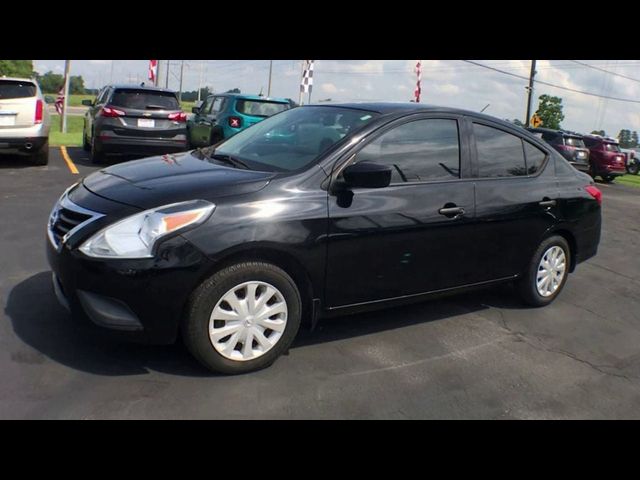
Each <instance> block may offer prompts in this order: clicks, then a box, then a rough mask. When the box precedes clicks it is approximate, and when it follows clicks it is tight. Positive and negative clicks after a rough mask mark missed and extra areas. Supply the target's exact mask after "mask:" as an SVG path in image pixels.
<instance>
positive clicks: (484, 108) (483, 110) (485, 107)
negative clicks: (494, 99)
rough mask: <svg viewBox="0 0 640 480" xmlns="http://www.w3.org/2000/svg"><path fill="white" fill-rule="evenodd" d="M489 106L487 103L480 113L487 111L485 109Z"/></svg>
mask: <svg viewBox="0 0 640 480" xmlns="http://www.w3.org/2000/svg"><path fill="white" fill-rule="evenodd" d="M489 105H491V104H490V103H487V105H486V106H485V107H484V108H483V109H482V110H480V113H482V112H484V111H485V110H486V109H487V107H489Z"/></svg>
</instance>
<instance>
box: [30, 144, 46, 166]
mask: <svg viewBox="0 0 640 480" xmlns="http://www.w3.org/2000/svg"><path fill="white" fill-rule="evenodd" d="M31 163H33V164H34V165H39V166H42V165H48V164H49V142H48V141H47V142H45V144H44V145H43V146H42V148H41V149H40V151H39V152H38V153H35V154H34V155H33V156H32V157H31Z"/></svg>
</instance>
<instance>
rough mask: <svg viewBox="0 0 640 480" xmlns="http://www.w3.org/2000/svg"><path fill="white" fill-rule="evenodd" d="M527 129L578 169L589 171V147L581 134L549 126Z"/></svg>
mask: <svg viewBox="0 0 640 480" xmlns="http://www.w3.org/2000/svg"><path fill="white" fill-rule="evenodd" d="M527 130H529V131H530V132H531V133H533V134H534V135H536V136H538V137H540V138H542V139H543V140H544V141H545V142H547V143H548V144H549V145H551V146H552V147H553V148H554V149H555V150H557V151H558V153H560V155H562V156H563V157H564V158H566V159H567V160H568V161H569V163H570V164H571V165H573V166H574V167H575V168H576V169H577V170H580V171H581V172H588V171H589V149H588V148H586V147H585V144H584V142H583V141H582V136H581V135H580V134H578V133H575V132H568V131H566V130H551V129H549V128H528V129H527Z"/></svg>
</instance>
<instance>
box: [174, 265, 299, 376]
mask: <svg viewBox="0 0 640 480" xmlns="http://www.w3.org/2000/svg"><path fill="white" fill-rule="evenodd" d="M249 281H262V282H266V283H269V284H270V285H273V286H274V287H275V288H277V289H278V290H279V291H280V293H281V294H282V296H283V298H284V300H285V302H286V304H287V310H288V313H287V324H286V327H285V329H284V332H283V334H282V337H281V338H280V340H279V341H278V342H277V343H276V344H275V345H274V346H273V347H272V348H271V349H270V350H268V351H267V352H266V353H263V354H262V355H261V356H259V357H257V358H255V359H252V360H246V361H237V360H232V359H229V358H227V357H225V356H223V355H222V354H221V353H219V352H218V351H217V350H216V349H215V348H214V347H213V344H212V343H211V340H210V338H209V318H210V316H211V312H212V311H213V309H214V308H215V306H216V305H217V303H218V301H219V300H220V299H221V298H222V297H223V296H224V295H225V294H226V293H227V292H228V291H229V290H231V289H232V288H233V287H235V286H237V285H240V284H242V283H244V282H249ZM301 317H302V300H301V298H300V292H299V291H298V287H297V286H296V284H295V282H294V281H293V279H292V278H291V277H290V276H289V275H288V274H287V273H286V272H285V271H284V270H282V269H280V268H278V267H276V266H275V265H272V264H269V263H263V262H244V263H238V264H236V265H232V266H230V267H227V268H224V269H222V270H220V271H219V272H217V273H215V274H214V275H213V276H211V277H210V278H209V279H207V280H205V281H204V282H203V283H202V284H201V285H200V286H199V287H198V288H197V289H196V290H195V291H194V292H193V294H192V295H191V298H190V300H189V303H188V305H187V308H186V315H185V318H184V321H183V323H182V325H181V327H182V337H183V339H184V342H185V344H186V346H187V348H188V349H189V351H190V352H191V353H192V354H193V356H194V357H195V358H196V359H198V361H200V363H202V364H203V365H204V366H205V367H207V368H209V369H210V370H212V371H214V372H218V373H222V374H227V375H235V374H241V373H247V372H252V371H255V370H260V369H262V368H265V367H268V366H269V365H271V364H272V363H273V362H274V361H275V360H276V359H277V358H278V357H279V356H280V355H282V354H283V353H285V352H286V351H287V350H288V349H289V346H290V345H291V342H292V341H293V339H294V338H295V336H296V334H297V333H298V329H299V328H300V321H301Z"/></svg>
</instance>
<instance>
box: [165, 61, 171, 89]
mask: <svg viewBox="0 0 640 480" xmlns="http://www.w3.org/2000/svg"><path fill="white" fill-rule="evenodd" d="M169 70H171V60H167V76H166V77H165V79H164V88H169Z"/></svg>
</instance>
